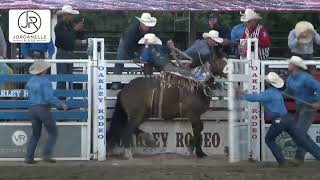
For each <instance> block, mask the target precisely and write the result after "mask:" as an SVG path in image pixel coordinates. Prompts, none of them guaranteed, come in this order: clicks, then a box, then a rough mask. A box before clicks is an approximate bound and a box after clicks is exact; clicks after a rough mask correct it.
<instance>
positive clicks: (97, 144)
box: [92, 38, 107, 161]
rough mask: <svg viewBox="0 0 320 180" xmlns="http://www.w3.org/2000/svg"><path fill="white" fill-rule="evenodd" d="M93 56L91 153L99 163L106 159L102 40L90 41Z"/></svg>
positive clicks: (105, 94) (105, 80)
mask: <svg viewBox="0 0 320 180" xmlns="http://www.w3.org/2000/svg"><path fill="white" fill-rule="evenodd" d="M92 42H93V44H92V46H93V54H92V60H93V62H94V63H93V64H94V67H93V68H92V70H93V71H92V72H93V87H94V88H93V90H94V92H93V106H92V107H93V152H95V153H96V156H97V157H96V158H97V159H98V160H99V161H103V160H105V159H106V110H107V108H106V104H105V97H106V96H107V90H106V88H107V87H106V83H107V79H106V69H107V65H106V62H105V60H104V39H101V38H94V39H92Z"/></svg>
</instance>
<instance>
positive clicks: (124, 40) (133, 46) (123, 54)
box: [117, 21, 144, 60]
mask: <svg viewBox="0 0 320 180" xmlns="http://www.w3.org/2000/svg"><path fill="white" fill-rule="evenodd" d="M143 36H144V33H142V32H141V31H140V23H139V22H138V21H135V22H133V23H132V24H131V25H130V26H129V27H128V29H127V30H126V31H125V32H123V34H122V36H121V39H120V42H119V46H118V52H117V59H118V60H128V59H133V58H135V57H136V55H135V53H139V52H140V50H141V48H140V47H141V46H140V45H139V44H138V42H139V40H140V39H141V38H143Z"/></svg>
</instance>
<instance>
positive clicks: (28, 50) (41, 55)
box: [20, 40, 55, 59]
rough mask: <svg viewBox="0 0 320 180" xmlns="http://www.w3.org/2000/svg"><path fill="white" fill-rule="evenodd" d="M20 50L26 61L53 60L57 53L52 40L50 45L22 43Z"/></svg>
mask: <svg viewBox="0 0 320 180" xmlns="http://www.w3.org/2000/svg"><path fill="white" fill-rule="evenodd" d="M20 49H21V54H22V56H23V58H24V59H45V58H48V59H51V58H52V55H53V54H54V52H55V48H54V44H53V42H52V40H51V41H50V42H49V43H22V44H21V45H20ZM46 53H48V56H47V57H46Z"/></svg>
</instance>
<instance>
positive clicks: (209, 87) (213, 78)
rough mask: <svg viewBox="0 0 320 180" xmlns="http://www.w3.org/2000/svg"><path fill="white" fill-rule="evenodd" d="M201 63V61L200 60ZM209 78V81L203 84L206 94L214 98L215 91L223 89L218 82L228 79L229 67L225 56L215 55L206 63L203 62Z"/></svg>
mask: <svg viewBox="0 0 320 180" xmlns="http://www.w3.org/2000/svg"><path fill="white" fill-rule="evenodd" d="M200 61H201V59H200ZM201 64H202V67H203V69H205V71H206V74H207V76H208V78H207V81H206V82H205V83H204V84H203V86H204V93H205V94H206V95H207V96H213V90H214V89H221V88H222V86H223V84H220V83H217V80H219V79H222V78H227V75H228V71H229V67H228V65H227V58H226V57H225V56H222V55H220V56H217V55H215V56H214V57H213V58H211V59H210V60H209V61H207V62H206V63H203V62H201Z"/></svg>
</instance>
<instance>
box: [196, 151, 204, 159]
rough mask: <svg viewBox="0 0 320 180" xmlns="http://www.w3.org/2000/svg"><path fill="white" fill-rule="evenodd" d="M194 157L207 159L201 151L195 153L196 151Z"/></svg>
mask: <svg viewBox="0 0 320 180" xmlns="http://www.w3.org/2000/svg"><path fill="white" fill-rule="evenodd" d="M196 155H197V157H198V158H204V157H207V155H206V154H205V153H204V152H203V151H197V150H196Z"/></svg>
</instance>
